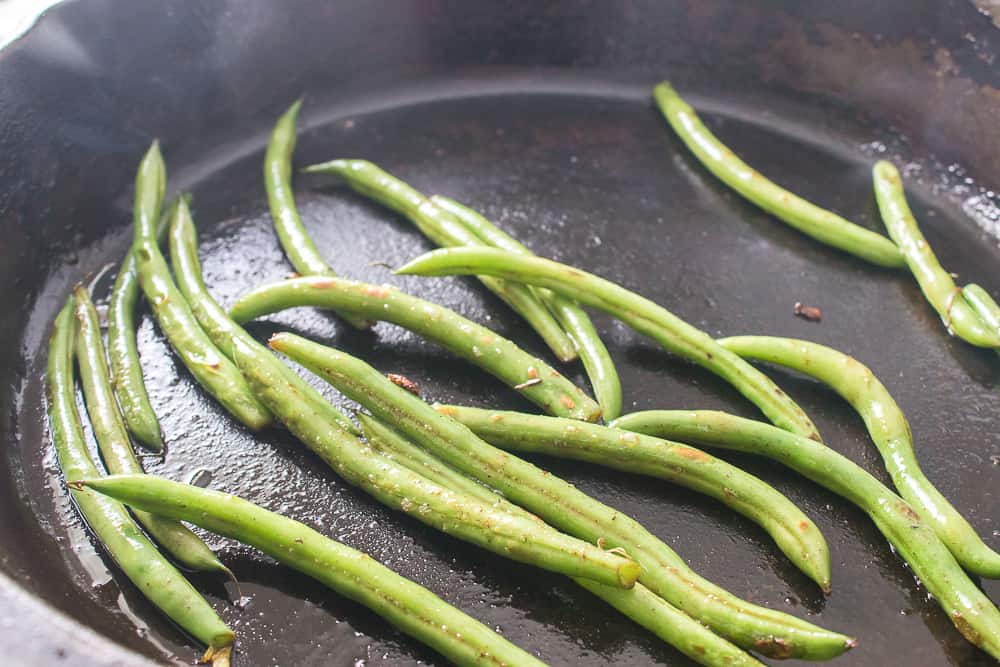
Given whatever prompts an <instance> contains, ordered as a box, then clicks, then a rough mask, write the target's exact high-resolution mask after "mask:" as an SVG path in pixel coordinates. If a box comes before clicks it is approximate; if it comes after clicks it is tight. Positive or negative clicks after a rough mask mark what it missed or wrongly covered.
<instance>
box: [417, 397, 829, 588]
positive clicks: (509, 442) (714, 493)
mask: <svg viewBox="0 0 1000 667" xmlns="http://www.w3.org/2000/svg"><path fill="white" fill-rule="evenodd" d="M434 407H435V409H436V410H437V411H438V412H440V413H442V414H445V415H447V416H449V417H451V418H452V419H455V420H456V421H458V422H460V423H462V424H464V425H465V426H467V427H468V428H469V429H470V430H471V431H472V432H473V433H475V434H476V435H477V436H479V437H480V438H482V439H483V440H485V441H486V442H488V443H490V444H491V445H494V446H496V447H499V448H501V449H505V450H508V451H515V452H524V453H531V454H545V455H547V456H556V457H559V458H568V459H574V460H578V461H588V462H590V463H597V464H599V465H603V466H607V467H609V468H615V469H617V470H625V471H627V472H634V473H638V474H641V475H649V476H651V477H656V478H659V479H663V480H666V481H668V482H672V483H674V484H679V485H680V486H684V487H686V488H689V489H692V490H694V491H696V492H698V493H702V494H705V495H707V496H710V497H712V498H715V499H716V500H718V501H719V502H721V503H723V504H724V505H726V506H727V507H729V508H730V509H732V510H734V511H736V512H738V513H739V514H742V515H743V516H745V517H747V518H748V519H750V520H751V521H754V522H755V523H757V524H758V525H760V526H761V527H762V528H764V530H766V531H767V532H768V534H769V535H770V536H771V537H772V539H774V541H775V543H776V544H777V545H778V547H779V548H780V549H781V550H782V552H784V554H785V555H786V556H788V558H789V559H790V560H791V561H792V562H793V563H795V565H796V567H798V568H799V569H800V570H801V571H802V572H804V573H805V574H806V575H807V576H808V577H809V578H810V579H812V580H813V581H815V582H816V583H817V584H819V586H820V588H822V589H823V591H824V592H825V593H829V592H830V551H829V548H828V547H827V544H826V540H825V539H823V534H822V533H820V531H819V528H817V527H816V524H814V523H813V522H812V520H810V519H809V517H807V516H806V515H805V514H804V513H802V511H801V510H799V509H798V508H797V507H796V506H795V505H794V504H792V502H791V501H790V500H789V499H788V498H786V497H785V496H783V495H782V494H781V493H779V492H778V491H776V490H775V489H774V488H773V487H771V486H769V485H768V484H766V483H764V482H763V481H761V480H760V479H758V478H756V477H754V476H753V475H751V474H749V473H747V472H744V471H742V470H740V469H739V468H737V467H735V466H733V465H730V464H728V463H726V462H725V461H722V460H719V459H717V458H716V457H714V456H712V455H710V454H707V453H705V452H703V451H701V450H699V449H695V448H694V447H691V446H689V445H682V444H680V443H677V442H670V441H668V440H661V439H659V438H652V437H649V436H646V435H641V434H637V433H630V432H628V431H622V430H619V429H612V428H607V427H605V426H598V425H597V424H582V423H580V422H578V421H572V420H569V419H559V418H557V417H540V416H537V415H526V414H523V413H520V412H507V411H499V410H484V409H480V408H468V407H460V406H456V405H435V406H434Z"/></svg>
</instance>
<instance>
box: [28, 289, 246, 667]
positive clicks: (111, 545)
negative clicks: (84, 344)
mask: <svg viewBox="0 0 1000 667" xmlns="http://www.w3.org/2000/svg"><path fill="white" fill-rule="evenodd" d="M74 308H75V304H74V299H73V297H70V298H69V300H68V301H67V302H66V305H65V306H63V308H62V310H61V311H59V314H58V315H57V316H56V319H55V322H54V324H53V331H52V337H51V338H50V339H49V358H48V366H47V371H46V390H47V394H48V399H49V400H48V413H49V428H50V429H51V433H52V443H53V444H54V445H55V450H56V456H57V457H58V459H59V467H60V468H62V472H63V475H64V476H65V478H66V481H67V483H69V484H72V483H73V482H76V481H78V480H81V479H95V478H96V477H98V476H99V474H100V473H98V471H97V467H96V466H95V465H94V462H93V460H91V458H90V453H89V452H88V451H87V444H86V442H85V441H84V436H83V427H82V426H81V424H80V415H79V412H78V411H77V407H76V390H75V388H74V386H73V348H74V341H73V338H74V335H73V311H74ZM70 494H71V495H72V497H73V500H74V501H75V502H76V506H77V508H78V509H79V511H80V514H81V515H82V516H83V518H84V521H86V523H87V525H88V526H90V529H91V530H92V531H93V532H94V535H95V536H96V537H97V540H98V541H99V542H100V543H101V545H102V546H103V547H104V549H105V550H106V551H107V552H108V554H109V555H110V556H111V557H112V558H113V559H114V561H115V562H116V563H117V564H118V567H120V568H121V570H122V572H124V573H125V575H126V576H127V577H128V578H129V579H130V580H131V581H132V583H134V584H135V585H136V587H137V588H138V589H139V590H140V591H141V592H142V594H143V595H145V596H146V597H147V598H148V599H149V600H150V602H152V603H153V604H155V605H156V606H157V607H159V608H160V610H162V611H163V613H164V614H166V615H167V616H169V617H170V618H171V619H172V620H173V621H174V622H175V623H177V624H178V625H179V626H180V627H182V628H183V629H184V630H185V631H186V632H188V633H190V634H191V636H193V637H194V638H195V639H197V640H198V641H200V642H202V643H203V644H206V645H207V646H208V652H207V653H206V654H205V658H204V659H205V660H212V661H213V665H214V666H215V667H226V666H227V665H228V664H229V654H230V652H231V650H232V644H233V631H232V630H230V629H229V628H228V627H226V624H225V623H223V622H222V619H220V618H219V616H218V614H216V613H215V611H214V610H213V609H212V607H211V606H210V605H209V604H208V603H207V602H206V601H205V599H204V598H203V597H201V595H199V593H198V591H196V590H195V589H194V587H193V586H191V584H190V583H189V582H188V580H187V579H185V578H184V577H183V576H182V575H181V573H180V572H178V571H177V569H176V568H174V566H173V565H171V564H170V563H169V562H168V561H167V559H166V558H164V557H163V555H162V554H160V552H159V551H157V549H156V547H155V546H153V544H152V543H151V542H150V541H149V540H148V539H147V538H146V536H145V535H144V534H143V532H142V530H140V528H139V526H137V525H136V524H135V522H134V521H132V517H131V516H129V514H128V512H127V511H126V510H125V508H124V507H123V506H122V505H121V504H120V503H117V502H114V501H112V500H110V499H108V498H106V497H104V496H100V495H98V494H96V493H92V492H90V491H86V490H78V489H73V488H72V487H71V489H70Z"/></svg>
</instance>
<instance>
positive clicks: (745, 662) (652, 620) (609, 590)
mask: <svg viewBox="0 0 1000 667" xmlns="http://www.w3.org/2000/svg"><path fill="white" fill-rule="evenodd" d="M358 420H359V421H360V422H361V428H362V430H364V432H365V438H366V439H367V440H368V442H369V443H370V444H371V445H372V446H373V447H375V448H376V449H378V450H379V451H381V452H383V453H385V454H386V455H387V456H389V457H390V458H392V459H393V460H394V461H396V462H398V463H400V464H401V465H404V466H406V467H407V468H409V469H410V470H413V471H415V472H417V473H420V474H424V475H425V476H426V477H427V478H428V479H430V480H431V481H433V482H434V483H435V484H439V485H441V486H443V487H445V488H448V489H451V490H452V491H456V492H459V493H464V494H465V495H468V496H471V497H473V498H476V499H477V500H479V501H480V502H482V503H483V504H486V505H491V506H494V507H496V508H498V509H502V510H504V511H505V512H509V513H511V514H516V515H518V516H523V517H525V518H528V519H533V520H535V521H541V519H539V518H538V517H536V516H535V515H534V514H531V513H530V512H528V511H527V510H525V509H523V508H521V507H519V506H517V505H515V504H514V503H512V502H510V501H508V500H506V499H505V498H503V497H502V496H501V495H499V494H498V493H496V492H495V491H492V490H490V489H488V488H487V487H486V486H484V485H482V484H480V483H479V482H477V481H476V480H474V479H472V478H470V477H466V476H465V475H463V474H462V473H460V472H459V471H458V470H455V469H454V468H452V467H451V466H449V465H448V464H447V463H444V462H443V461H440V460H439V459H436V458H434V457H433V456H431V455H430V454H428V453H427V452H426V451H424V450H423V449H421V448H420V447H417V446H416V445H414V444H412V443H410V442H409V441H407V440H406V439H405V438H404V437H403V436H401V435H400V434H399V433H398V432H397V431H395V430H394V429H393V428H392V427H391V426H388V425H386V424H384V423H383V422H380V421H379V420H377V419H375V418H373V417H369V416H368V415H365V414H358ZM574 581H575V582H576V583H577V584H579V585H580V586H582V587H583V588H585V589H586V590H588V591H590V592H592V593H593V594H594V595H596V596H597V597H599V598H601V599H602V600H604V601H605V602H607V603H608V604H610V605H611V606H613V607H614V608H615V609H617V610H618V611H620V612H622V613H623V614H624V615H625V616H628V617H629V618H631V619H632V620H633V621H635V622H636V623H638V624H639V625H641V626H642V627H644V628H646V629H647V630H650V631H651V632H652V633H653V634H655V635H656V636H657V637H659V638H660V639H662V640H663V641H665V642H667V643H668V644H670V645H671V646H673V647H675V648H676V649H678V650H679V651H681V652H682V653H684V655H686V656H688V657H689V658H691V659H692V660H694V661H695V662H697V663H699V664H702V665H709V666H710V667H722V666H726V667H735V666H737V665H740V666H744V667H750V666H755V667H756V666H759V665H760V663H759V662H757V661H756V660H754V659H753V658H752V657H750V656H749V655H747V654H746V653H744V652H743V651H742V650H740V649H739V648H737V647H736V646H733V645H732V644H731V643H729V642H728V641H726V640H725V639H723V638H722V637H720V636H718V635H717V634H715V633H713V632H712V631H711V630H709V629H708V628H706V627H705V626H704V625H702V624H701V623H699V622H698V621H696V620H694V619H693V618H691V617H690V616H688V615H687V614H685V613H684V612H682V611H680V610H679V609H677V608H676V607H674V606H673V605H671V604H669V603H668V602H666V601H665V600H664V599H663V598H661V597H659V596H658V595H656V594H654V593H653V592H652V591H650V590H649V589H648V588H646V587H645V586H643V585H642V584H636V585H635V586H634V587H632V589H630V590H621V589H619V588H614V587H612V586H604V585H603V584H598V583H596V582H590V581H587V580H585V579H576V580H574Z"/></svg>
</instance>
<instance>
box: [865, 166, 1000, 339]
mask: <svg viewBox="0 0 1000 667" xmlns="http://www.w3.org/2000/svg"><path fill="white" fill-rule="evenodd" d="M872 179H873V181H874V183H875V199H876V200H877V201H878V208H879V212H880V213H881V214H882V220H883V221H884V222H885V227H886V229H887V230H889V236H891V237H892V239H893V240H894V241H895V242H896V243H897V245H899V249H900V251H902V253H903V257H904V258H905V259H906V265H907V266H908V267H909V269H910V272H911V273H912V274H913V277H914V278H916V280H917V284H918V285H920V290H921V291H922V292H923V293H924V297H926V299H927V301H928V302H929V303H930V304H931V305H932V306H933V307H934V310H936V311H937V312H938V315H940V316H941V321H942V322H943V323H944V326H945V328H946V329H947V330H948V332H949V333H953V334H954V335H956V336H958V337H959V338H961V339H962V340H964V341H965V342H967V343H970V344H972V345H975V346H977V347H986V348H992V349H995V350H998V351H1000V307H998V306H997V304H996V302H995V301H993V299H992V298H991V297H990V295H989V294H988V293H987V292H986V290H984V289H983V288H981V287H979V286H978V285H969V286H967V287H966V288H959V287H958V286H956V285H955V281H954V280H953V279H952V277H951V274H950V273H948V272H947V271H945V270H944V268H942V267H941V263H940V262H938V259H937V257H936V256H935V255H934V251H933V250H932V249H931V246H930V244H929V243H927V239H925V238H924V235H923V234H921V233H920V227H919V226H918V225H917V220H916V218H914V217H913V212H912V211H911V210H910V205H909V204H908V203H907V201H906V194H905V192H904V191H903V179H902V177H901V176H900V175H899V170H898V169H896V167H895V166H894V165H893V164H892V163H891V162H886V161H885V160H882V161H880V162H878V163H877V164H876V165H875V166H874V167H873V168H872ZM967 291H968V294H966V292H967Z"/></svg>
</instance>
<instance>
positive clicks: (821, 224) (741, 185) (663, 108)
mask: <svg viewBox="0 0 1000 667" xmlns="http://www.w3.org/2000/svg"><path fill="white" fill-rule="evenodd" d="M653 98H654V99H655V100H656V105H657V106H658V107H659V109H660V112H661V113H662V114H663V117H664V118H666V120H667V122H668V123H669V124H670V126H671V127H672V128H673V130H674V132H676V133H677V136H678V137H680V139H681V141H683V142H684V144H685V145H686V146H687V147H688V149H689V150H690V151H691V152H692V153H694V156H695V157H696V158H698V160H699V161H700V162H701V163H702V165H704V166H705V168H706V169H708V170H709V171H710V172H712V173H713V174H714V175H715V176H716V178H718V179H719V180H720V181H722V182H723V183H725V184H726V185H728V186H729V187H730V188H732V189H733V190H735V191H736V192H737V194H739V195H740V196H742V197H743V198H745V199H747V200H748V201H750V202H751V203H753V204H754V205H756V206H758V207H760V208H761V209H763V210H764V211H766V212H768V213H770V214H771V215H773V216H774V217H776V218H778V219H779V220H782V221H784V222H785V223H787V224H788V225H789V226H790V227H794V228H795V229H797V230H799V231H800V232H802V233H803V234H805V235H807V236H811V237H813V238H814V239H816V240H817V241H820V242H821V243H825V244H827V245H829V246H833V247H834V248H839V249H840V250H843V251H844V252H848V253H850V254H852V255H854V256H855V257H860V258H861V259H863V260H865V261H867V262H871V263H872V264H877V265H879V266H885V267H889V268H902V267H903V266H904V263H903V257H902V255H901V254H900V252H899V249H898V248H897V247H896V246H895V245H894V244H893V243H892V241H890V240H889V239H887V238H885V237H884V236H881V235H879V234H876V233H875V232H873V231H869V230H867V229H865V228H864V227H861V226H859V225H856V224H854V223H853V222H850V221H849V220H845V219H844V218H842V217H841V216H839V215H837V214H836V213H834V212H833V211H829V210H827V209H825V208H820V207H819V206H816V205H815V204H813V203H811V202H808V201H806V200H805V199H803V198H802V197H799V196H797V195H795V194H792V193H791V192H789V191H788V190H786V189H784V188H782V187H781V186H779V185H777V184H775V183H774V182H772V181H770V180H768V179H767V178H766V177H764V176H763V175H762V174H761V173H759V172H757V171H755V170H754V169H753V168H752V167H751V166H750V165H748V164H747V163H745V162H743V160H741V159H740V158H739V157H737V156H736V155H735V154H734V153H733V152H732V151H731V150H730V149H729V148H727V147H726V146H725V145H723V144H722V142H720V141H719V140H718V139H717V138H716V137H715V135H713V134H712V133H711V132H710V131H709V129H708V128H707V127H705V125H704V124H703V123H702V122H701V119H700V118H698V114H696V113H695V111H694V109H692V108H691V106H690V105H689V104H688V103H687V102H685V101H684V100H683V99H681V97H680V95H678V94H677V91H675V90H674V88H673V86H671V85H670V84H669V83H668V82H666V81H664V82H662V83H660V84H658V85H657V86H656V87H655V88H654V89H653Z"/></svg>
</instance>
